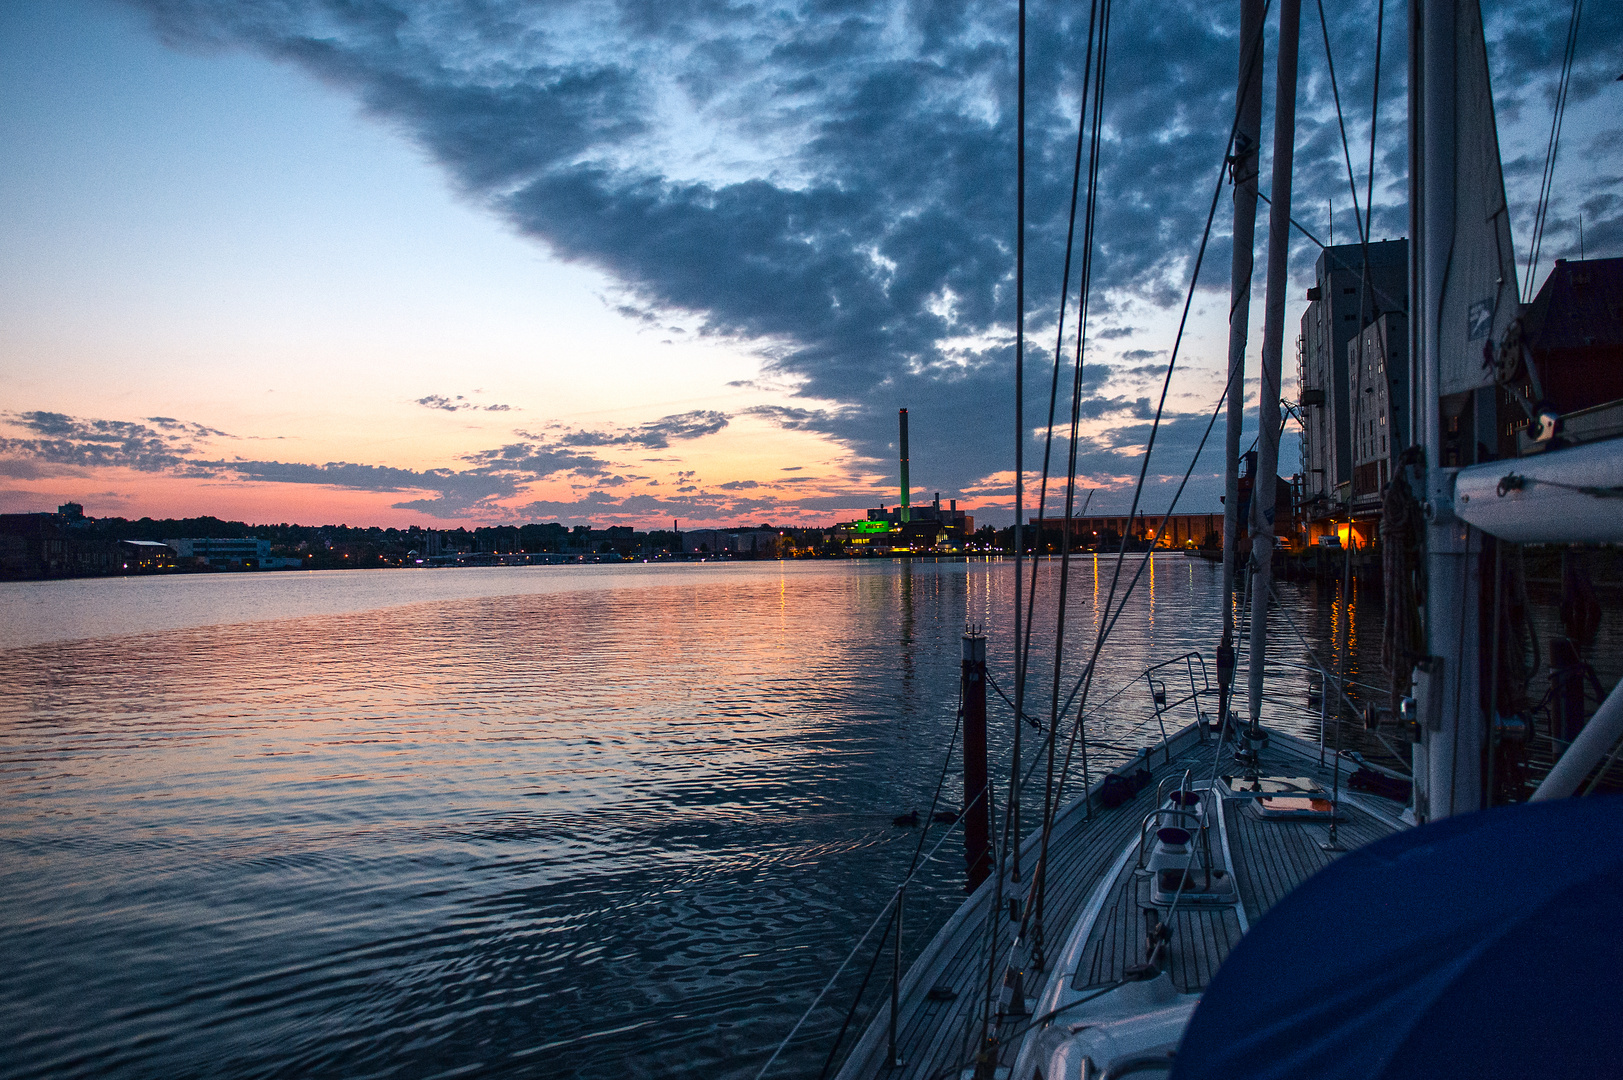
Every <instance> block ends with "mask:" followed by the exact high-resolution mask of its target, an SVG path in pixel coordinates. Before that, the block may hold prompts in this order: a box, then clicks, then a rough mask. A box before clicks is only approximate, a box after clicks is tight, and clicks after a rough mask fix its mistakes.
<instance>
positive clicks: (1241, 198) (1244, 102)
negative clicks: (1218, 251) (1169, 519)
mask: <svg viewBox="0 0 1623 1080" xmlns="http://www.w3.org/2000/svg"><path fill="white" fill-rule="evenodd" d="M1262 21H1263V0H1240V83H1239V88H1238V90H1237V91H1236V93H1235V116H1236V120H1235V125H1234V145H1233V146H1232V147H1230V153H1229V161H1230V163H1231V164H1230V167H1231V169H1232V175H1233V178H1234V262H1233V266H1232V269H1231V271H1230V274H1229V376H1228V414H1227V426H1226V427H1225V429H1224V432H1223V461H1224V467H1223V640H1222V643H1221V644H1219V645H1218V648H1217V694H1218V711H1217V714H1218V717H1219V722H1221V723H1227V722H1228V715H1229V696H1230V694H1231V693H1232V692H1233V689H1234V572H1235V569H1236V568H1237V564H1238V552H1239V544H1240V428H1241V426H1242V425H1243V424H1244V422H1245V345H1246V335H1247V332H1248V330H1249V328H1250V322H1251V273H1252V269H1253V266H1254V263H1255V253H1256V231H1257V165H1258V162H1257V151H1258V149H1259V148H1260V146H1261V142H1262Z"/></svg>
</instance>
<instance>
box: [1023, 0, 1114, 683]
mask: <svg viewBox="0 0 1623 1080" xmlns="http://www.w3.org/2000/svg"><path fill="white" fill-rule="evenodd" d="M1098 12H1099V0H1093V3H1092V4H1091V5H1090V6H1089V8H1088V46H1087V51H1086V54H1085V55H1086V60H1085V62H1084V67H1083V71H1082V103H1081V107H1080V109H1078V111H1077V116H1076V161H1075V164H1074V165H1073V167H1072V171H1071V214H1070V221H1069V224H1067V226H1066V229H1065V262H1064V269H1063V270H1062V271H1061V272H1060V288H1059V329H1058V331H1057V333H1056V334H1055V337H1054V374H1053V378H1052V379H1051V380H1050V382H1049V386H1048V432H1047V435H1046V437H1045V438H1044V439H1043V474H1042V477H1043V478H1042V487H1041V488H1040V490H1039V493H1038V496H1037V520H1038V521H1042V520H1043V518H1044V515H1045V514H1046V513H1047V508H1048V477H1049V462H1050V457H1051V455H1052V452H1053V448H1054V412H1055V409H1056V408H1057V406H1058V404H1059V371H1060V361H1061V360H1062V359H1063V354H1064V351H1065V313H1066V311H1067V309H1068V308H1069V306H1070V297H1071V256H1072V253H1073V250H1074V242H1075V238H1076V203H1077V197H1078V195H1079V194H1080V192H1081V188H1082V145H1083V143H1084V142H1085V141H1086V140H1085V135H1086V130H1087V115H1088V91H1089V89H1091V84H1092V76H1093V34H1094V29H1095V22H1096V16H1097V15H1098ZM1096 111H1097V107H1096ZM1090 169H1091V166H1090ZM1082 293H1083V296H1082V299H1081V304H1082V305H1083V310H1085V304H1086V295H1087V287H1086V286H1085V285H1084V286H1083V287H1082ZM1079 317H1080V312H1079ZM1040 535H1041V534H1040V533H1039V536H1040ZM1037 566H1038V563H1037V561H1036V560H1035V559H1033V560H1032V564H1031V587H1030V595H1029V598H1026V632H1025V637H1024V640H1022V641H1021V643H1020V649H1021V653H1022V655H1023V656H1024V657H1025V658H1026V661H1027V662H1028V663H1029V658H1030V655H1031V621H1032V616H1033V614H1034V612H1035V608H1036V604H1037ZM1021 599H1022V598H1021V597H1020V596H1018V595H1017V596H1016V597H1015V600H1016V602H1017V603H1018V602H1019V601H1020V600H1021Z"/></svg>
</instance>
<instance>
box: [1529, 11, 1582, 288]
mask: <svg viewBox="0 0 1623 1080" xmlns="http://www.w3.org/2000/svg"><path fill="white" fill-rule="evenodd" d="M1583 6H1584V4H1583V0H1572V17H1571V18H1570V19H1569V20H1568V21H1567V44H1566V49H1565V51H1564V52H1563V53H1562V54H1561V76H1560V78H1559V79H1558V80H1557V82H1556V90H1555V115H1554V116H1553V117H1551V119H1550V139H1549V143H1548V144H1547V145H1546V147H1545V150H1544V173H1543V175H1542V176H1541V177H1540V179H1539V189H1538V209H1537V211H1536V212H1535V213H1534V215H1533V239H1532V242H1531V243H1530V244H1529V245H1528V248H1527V280H1526V281H1525V282H1523V283H1522V303H1524V304H1528V303H1532V301H1533V272H1534V271H1535V270H1537V269H1538V257H1539V251H1540V249H1541V248H1543V246H1544V225H1545V221H1546V220H1547V219H1548V216H1549V213H1550V193H1551V191H1552V190H1553V188H1554V186H1555V156H1556V154H1557V153H1559V152H1560V149H1561V124H1562V121H1563V120H1565V119H1566V115H1567V91H1568V90H1569V89H1571V86H1572V61H1573V57H1574V56H1576V55H1577V52H1578V18H1579V15H1580V14H1582V12H1583Z"/></svg>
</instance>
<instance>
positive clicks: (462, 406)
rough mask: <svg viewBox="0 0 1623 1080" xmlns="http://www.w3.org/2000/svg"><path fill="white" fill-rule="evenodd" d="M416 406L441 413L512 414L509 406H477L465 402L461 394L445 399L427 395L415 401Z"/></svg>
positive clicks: (442, 395) (441, 395) (444, 397)
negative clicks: (475, 411)
mask: <svg viewBox="0 0 1623 1080" xmlns="http://www.w3.org/2000/svg"><path fill="white" fill-rule="evenodd" d="M417 404H419V405H421V406H423V407H424V408H427V409H439V410H440V411H442V412H463V411H464V410H467V409H475V410H477V411H479V412H512V411H513V406H511V405H479V404H476V403H474V402H472V401H469V400H467V399H466V398H464V397H463V396H462V395H461V394H458V395H456V397H446V396H445V395H444V394H429V395H428V396H427V397H420V398H418V399H417Z"/></svg>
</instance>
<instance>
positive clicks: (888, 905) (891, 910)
mask: <svg viewBox="0 0 1623 1080" xmlns="http://www.w3.org/2000/svg"><path fill="white" fill-rule="evenodd" d="M962 689H963V688H962V686H960V687H959V691H960V698H959V702H958V716H957V719H956V720H954V722H953V726H952V741H951V742H949V743H948V744H947V756H946V758H945V760H944V761H943V762H942V764H941V778H940V779H939V780H937V781H936V789H935V796H934V798H932V799H931V800H930V815H931V817H934V815H935V807H936V802H937V800H939V799H940V798H941V788H942V786H943V785H944V784H945V783H946V779H947V770H948V769H949V768H951V766H952V752H953V750H954V749H956V748H957V745H958V733H959V731H960V730H961V729H962V727H963V723H964V703H963V700H962ZM991 788H992V785H990V784H988V785H986V787H984V788H982V789H981V792H980V794H978V795H976V796H975V798H974V799H972V800H970V801H969V803H968V804H967V805H965V807H964V809H963V812H962V813H960V814H959V815H958V820H957V821H956V822H954V823H953V824H952V825H950V826H948V828H947V830H946V832H945V833H944V834H943V835H942V837H941V839H940V840H938V841H936V845H935V847H933V848H931V849H930V853H929V854H928V855H925V856H924V857H923V859H922V860H921V859H920V857H919V853H920V852H921V851H923V850H924V841H925V839H926V837H927V836H928V834H929V831H930V825H929V822H930V820H931V818H926V819H925V824H924V828H923V830H921V831H920V833H919V842H918V844H917V846H915V847H914V849H913V861H912V862H911V863H910V864H909V865H908V868H907V874H906V875H905V876H904V877H903V878H902V881H901V884H899V885H897V886H896V890H895V891H894V892H893V893H892V894H891V898H890V899H889V900H888V901H886V902H885V906H884V907H883V908H881V909H880V910H879V913H878V914H877V915H875V916H874V919H873V922H871V923H869V924H868V929H866V930H864V931H863V933H862V936H861V937H860V938H858V939H857V943H856V944H855V945H853V946H852V947H851V951H850V952H849V953H847V954H846V957H845V959H844V960H842V961H840V966H839V967H838V968H836V969H835V971H834V974H833V975H832V976H830V977H829V980H828V982H827V983H825V984H824V985H823V988H822V989H821V990H819V991H818V992H817V996H816V997H814V998H813V999H812V1003H811V1004H810V1005H808V1006H807V1007H806V1011H805V1012H804V1013H802V1014H801V1016H800V1019H799V1020H797V1021H795V1026H794V1027H792V1028H790V1029H789V1034H787V1035H785V1036H784V1037H783V1041H782V1042H780V1043H779V1044H778V1045H777V1048H776V1049H775V1050H773V1051H772V1056H771V1057H769V1058H767V1059H766V1064H764V1065H762V1066H761V1071H760V1072H758V1073H756V1074H755V1080H761V1078H762V1077H763V1076H765V1075H766V1074H767V1070H769V1069H770V1068H772V1063H773V1062H775V1061H777V1060H778V1055H780V1054H782V1053H783V1051H784V1048H785V1047H787V1046H788V1045H789V1043H790V1042H791V1041H792V1040H793V1039H794V1037H795V1035H796V1034H797V1033H798V1032H799V1031H800V1028H801V1026H802V1025H803V1024H805V1022H806V1021H807V1019H809V1018H810V1017H811V1014H812V1012H813V1011H814V1010H815V1009H816V1008H817V1006H818V1004H819V1003H821V1002H822V1000H823V998H824V997H825V996H826V995H827V994H828V992H829V991H830V990H832V989H833V988H834V983H835V982H836V981H837V980H838V979H839V977H840V976H841V975H842V974H844V973H845V969H846V967H847V966H848V965H849V964H850V963H851V961H852V960H853V959H854V958H855V957H856V955H857V953H858V952H859V951H860V950H861V949H862V945H863V942H865V941H867V940H868V937H869V935H871V934H872V933H873V932H874V927H876V926H878V925H879V920H880V919H883V918H886V916H887V913H888V914H889V917H890V920H894V919H895V909H896V907H897V904H898V902H899V900H900V898H901V895H902V893H903V891H904V890H905V889H906V888H907V886H908V885H909V884H911V883H912V881H913V875H914V874H915V873H916V872H917V871H918V866H919V863H920V862H921V861H922V862H929V861H930V860H931V859H932V858H933V857H934V856H935V853H936V852H937V851H940V850H941V845H942V844H944V843H946V842H947V841H948V840H950V839H951V838H952V834H953V833H954V832H955V831H956V830H957V827H958V826H959V825H961V824H963V822H964V820H965V819H966V818H967V817H968V816H969V811H970V808H971V807H973V806H974V805H975V804H976V803H977V802H979V801H980V800H981V798H982V796H984V795H985V794H986V793H987V792H988V791H990V790H991ZM891 925H892V921H887V922H886V924H885V935H884V936H881V937H880V939H879V946H878V947H877V948H876V949H875V951H874V954H875V955H876V956H877V955H878V953H879V950H880V949H882V948H883V947H884V943H885V936H888V934H889V932H890V926H891ZM869 974H872V969H871V968H870V971H869ZM863 981H864V983H866V981H867V979H866V977H864V980H863ZM859 1000H860V998H859ZM855 1007H856V1006H855V1004H853V1006H852V1008H853V1010H854V1009H855ZM849 1019H850V1018H849V1016H848V1017H847V1021H849ZM840 1030H841V1032H842V1034H843V1032H844V1030H845V1028H843V1027H842V1028H841V1029H840ZM836 1047H837V1044H836ZM832 1056H833V1051H830V1060H832ZM827 1068H828V1064H827V1062H825V1063H824V1070H825V1072H826V1071H827Z"/></svg>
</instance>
